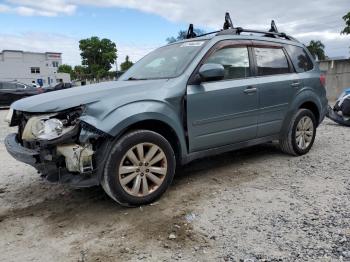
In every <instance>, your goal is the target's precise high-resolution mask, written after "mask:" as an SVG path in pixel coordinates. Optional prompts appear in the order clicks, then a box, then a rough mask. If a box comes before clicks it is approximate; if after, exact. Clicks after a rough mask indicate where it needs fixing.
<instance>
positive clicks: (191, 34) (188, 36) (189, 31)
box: [186, 24, 197, 39]
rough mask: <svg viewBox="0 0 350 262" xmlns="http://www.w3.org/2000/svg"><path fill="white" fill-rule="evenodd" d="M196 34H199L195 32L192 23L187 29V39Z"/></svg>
mask: <svg viewBox="0 0 350 262" xmlns="http://www.w3.org/2000/svg"><path fill="white" fill-rule="evenodd" d="M196 36H197V35H196V33H195V32H194V29H193V24H190V26H189V27H188V30H187V35H186V39H190V38H195V37H196Z"/></svg>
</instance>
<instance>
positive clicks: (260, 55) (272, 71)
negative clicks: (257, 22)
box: [254, 47, 290, 76]
mask: <svg viewBox="0 0 350 262" xmlns="http://www.w3.org/2000/svg"><path fill="white" fill-rule="evenodd" d="M254 52H255V58H256V63H257V69H258V75H259V76H266V75H278V74H286V73H290V69H289V65H288V60H287V57H286V55H285V54H284V52H283V50H282V49H281V48H265V47H264V48H260V47H255V48H254Z"/></svg>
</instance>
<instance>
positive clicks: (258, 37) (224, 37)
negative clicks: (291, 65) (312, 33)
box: [171, 34, 304, 47]
mask: <svg viewBox="0 0 350 262" xmlns="http://www.w3.org/2000/svg"><path fill="white" fill-rule="evenodd" d="M209 40H213V41H215V42H217V41H222V40H256V41H267V42H274V43H280V44H288V45H295V46H300V47H303V46H304V44H302V43H301V42H299V41H297V40H295V41H293V40H288V39H284V38H277V37H269V36H261V35H247V34H240V35H236V34H220V35H209V36H208V35H207V36H200V37H195V38H190V39H184V40H181V41H177V42H174V43H171V44H175V43H185V42H193V41H209Z"/></svg>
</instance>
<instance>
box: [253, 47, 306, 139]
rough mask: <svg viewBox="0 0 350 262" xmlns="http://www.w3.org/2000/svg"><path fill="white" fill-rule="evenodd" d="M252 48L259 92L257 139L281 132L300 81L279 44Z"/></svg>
mask: <svg viewBox="0 0 350 262" xmlns="http://www.w3.org/2000/svg"><path fill="white" fill-rule="evenodd" d="M253 45H254V47H253V57H254V63H255V75H256V81H257V83H256V87H257V89H258V93H259V116H258V132H257V137H265V136H270V135H275V134H278V133H279V132H280V130H281V127H282V123H283V120H284V118H285V116H286V113H287V111H288V107H289V104H290V103H291V102H292V100H293V97H294V96H295V94H296V92H297V91H298V89H299V88H300V87H301V82H300V80H299V76H298V75H297V74H296V73H295V72H294V69H293V66H292V64H291V62H290V61H289V58H288V56H287V55H286V51H285V50H284V48H283V46H282V45H278V44H275V43H269V42H263V41H254V42H253Z"/></svg>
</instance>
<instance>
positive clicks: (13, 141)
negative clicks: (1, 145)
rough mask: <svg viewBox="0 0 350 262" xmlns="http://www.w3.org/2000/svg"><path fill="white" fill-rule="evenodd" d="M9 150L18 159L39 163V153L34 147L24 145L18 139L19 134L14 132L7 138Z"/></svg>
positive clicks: (33, 164)
mask: <svg viewBox="0 0 350 262" xmlns="http://www.w3.org/2000/svg"><path fill="white" fill-rule="evenodd" d="M5 147H6V150H7V152H9V154H10V155H11V156H12V157H13V158H14V159H16V160H18V161H21V162H23V163H26V164H28V165H31V166H34V167H35V164H37V163H38V159H39V153H38V152H37V151H35V150H33V149H29V148H25V147H23V146H22V145H21V144H20V143H19V142H18V141H17V134H15V133H12V134H9V135H7V136H6V138H5Z"/></svg>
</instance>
